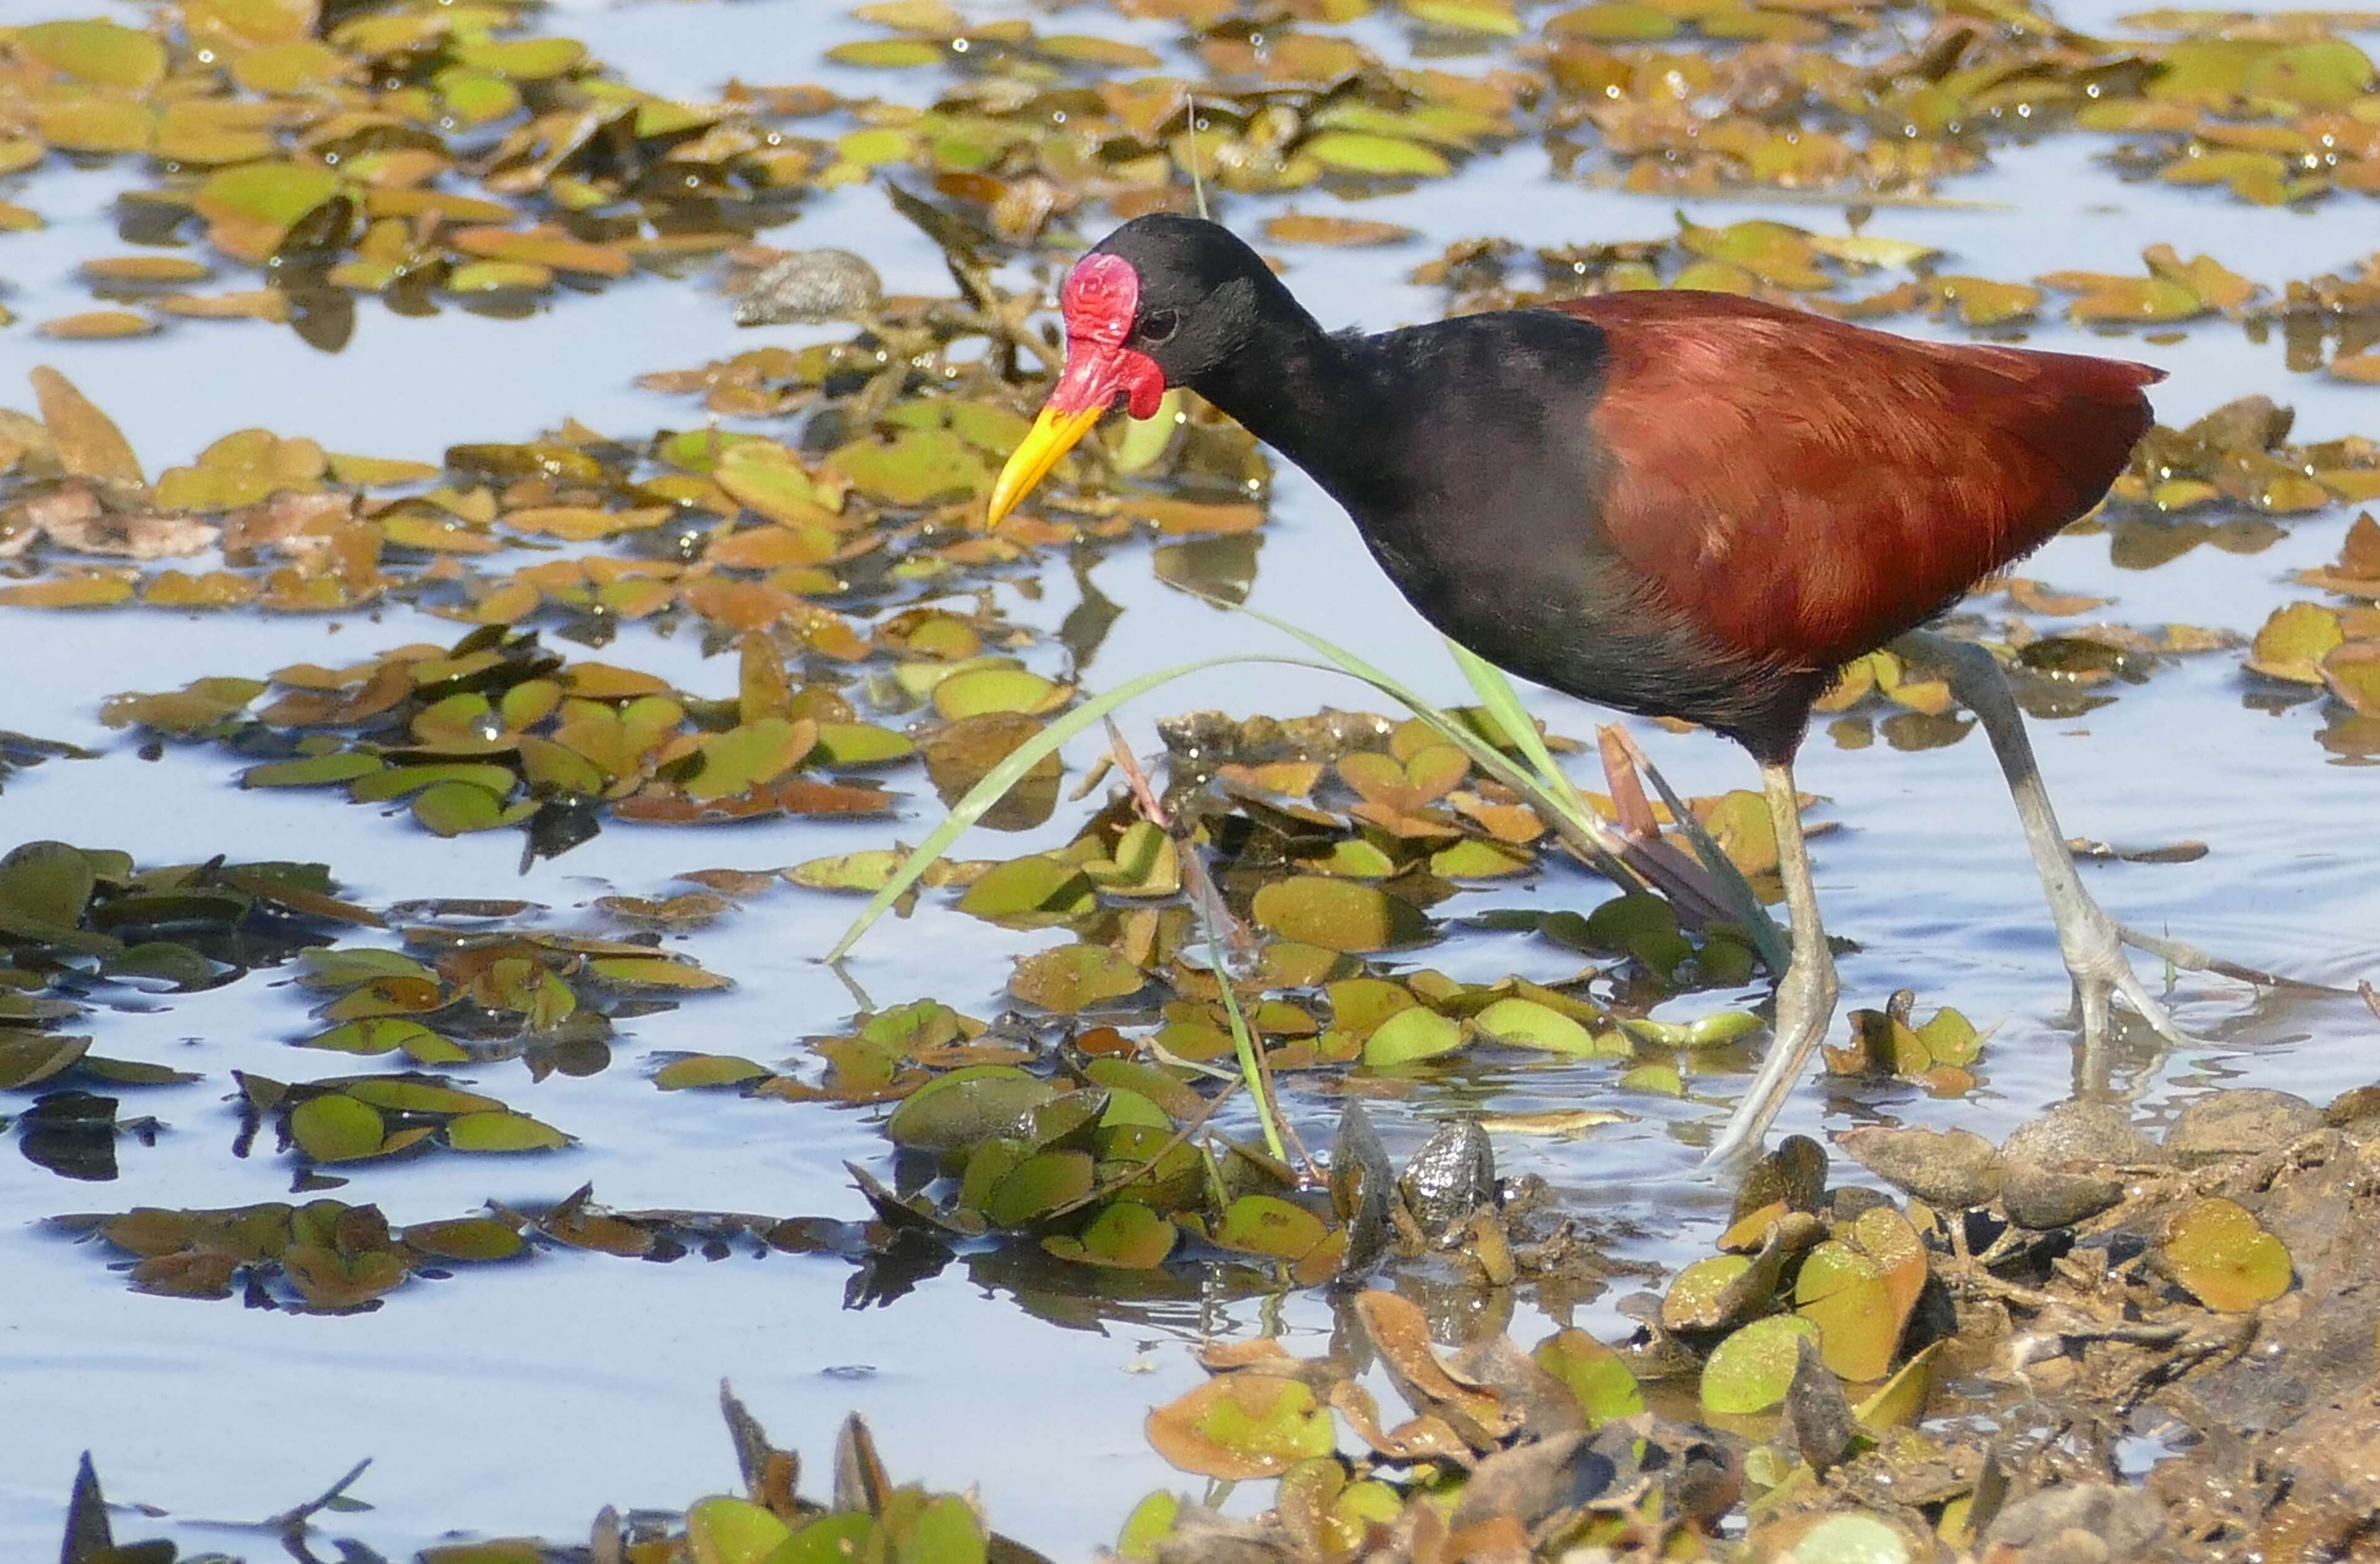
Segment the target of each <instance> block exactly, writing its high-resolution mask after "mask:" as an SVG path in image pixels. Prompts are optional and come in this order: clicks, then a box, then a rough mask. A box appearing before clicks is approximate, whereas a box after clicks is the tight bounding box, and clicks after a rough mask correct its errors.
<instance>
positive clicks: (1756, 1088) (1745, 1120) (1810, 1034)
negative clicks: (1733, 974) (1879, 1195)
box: [1702, 955, 1841, 1177]
mask: <svg viewBox="0 0 2380 1564" xmlns="http://www.w3.org/2000/svg"><path fill="white" fill-rule="evenodd" d="M1840 991H1841V988H1840V984H1839V983H1838V982H1837V981H1836V979H1835V964H1834V962H1833V961H1832V960H1830V959H1828V957H1826V956H1824V955H1821V956H1819V957H1817V958H1816V959H1815V960H1812V959H1808V957H1807V956H1806V955H1804V956H1802V957H1798V958H1797V959H1796V960H1795V961H1794V963H1793V964H1792V965H1791V967H1789V968H1787V969H1786V973H1785V978H1784V981H1782V982H1780V983H1779V984H1778V985H1777V1024H1776V1028H1775V1036H1774V1037H1772V1038H1771V1039H1770V1040H1769V1044H1768V1051H1767V1053H1766V1054H1764V1055H1762V1056H1761V1060H1760V1070H1759V1073H1757V1074H1755V1076H1753V1078H1752V1084H1751V1085H1749V1086H1746V1087H1745V1088H1744V1093H1743V1101H1741V1102H1739V1103H1737V1104H1736V1107H1735V1112H1734V1113H1733V1114H1732V1115H1730V1117H1729V1119H1728V1121H1727V1127H1726V1128H1725V1129H1723V1130H1721V1131H1720V1132H1719V1134H1718V1139H1717V1140H1715V1141H1713V1142H1712V1143H1711V1147H1710V1149H1709V1150H1708V1151H1706V1152H1705V1153H1704V1154H1703V1161H1702V1166H1703V1170H1704V1171H1705V1172H1707V1173H1709V1174H1711V1175H1713V1176H1714V1177H1727V1176H1731V1175H1733V1174H1735V1173H1738V1172H1740V1171H1742V1170H1743V1168H1744V1167H1745V1166H1747V1165H1748V1164H1749V1163H1750V1162H1751V1161H1752V1160H1753V1159H1754V1158H1756V1157H1758V1156H1759V1155H1760V1149H1761V1146H1762V1145H1763V1144H1764V1143H1765V1141H1766V1140H1767V1134H1768V1126H1769V1124H1770V1122H1771V1121H1774V1120H1775V1119H1776V1117H1777V1114H1778V1110H1779V1109H1782V1108H1783V1107H1784V1106H1785V1099H1786V1097H1789V1096H1791V1093H1792V1090H1793V1087H1794V1085H1795V1084H1796V1083H1798V1082H1799V1081H1800V1080H1801V1079H1802V1074H1803V1065H1804V1063H1805V1062H1806V1061H1808V1059H1809V1057H1810V1053H1811V1050H1813V1049H1815V1048H1816V1047H1817V1046H1818V1042H1819V1040H1820V1039H1821V1038H1823V1037H1825V1036H1826V1035H1827V1026H1828V1023H1829V1022H1831V1021H1833V1020H1834V1017H1835V1000H1836V999H1837V998H1838V997H1839V996H1840Z"/></svg>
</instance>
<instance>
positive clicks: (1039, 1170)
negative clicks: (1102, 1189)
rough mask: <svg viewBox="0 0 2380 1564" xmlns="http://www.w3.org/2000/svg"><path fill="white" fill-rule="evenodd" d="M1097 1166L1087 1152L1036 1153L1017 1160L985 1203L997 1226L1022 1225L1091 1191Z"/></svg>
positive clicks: (985, 1208) (989, 1216) (986, 1214)
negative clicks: (1012, 1168) (1020, 1160)
mask: <svg viewBox="0 0 2380 1564" xmlns="http://www.w3.org/2000/svg"><path fill="white" fill-rule="evenodd" d="M1095 1179H1096V1169H1095V1167H1094V1165H1093V1163H1092V1161H1091V1158H1090V1155H1089V1154H1088V1153H1087V1152H1081V1151H1042V1152H1036V1153H1035V1154H1034V1155H1032V1156H1030V1157H1027V1158H1025V1160H1024V1161H1022V1162H1020V1163H1018V1164H1017V1165H1016V1167H1015V1168H1014V1170H1011V1171H1010V1173H1009V1174H1008V1176H1007V1177H1006V1178H1004V1179H1002V1180H1001V1182H1000V1187H999V1188H997V1189H995V1190H994V1191H993V1192H992V1194H991V1197H990V1199H989V1200H987V1201H986V1202H984V1207H983V1214H984V1215H985V1216H986V1217H988V1218H990V1219H991V1221H992V1223H993V1224H994V1225H995V1226H998V1227H1003V1228H1014V1227H1022V1226H1024V1225H1025V1224H1026V1223H1027V1222H1030V1221H1032V1220H1034V1219H1036V1218H1039V1217H1042V1216H1045V1215H1047V1214H1048V1213H1050V1212H1051V1211H1054V1210H1056V1209H1057V1208H1058V1207H1059V1206H1063V1205H1066V1204H1068V1203H1069V1202H1071V1201H1075V1200H1080V1199H1081V1198H1082V1197H1083V1196H1084V1195H1086V1194H1089V1193H1090V1192H1091V1186H1092V1184H1093V1182H1095Z"/></svg>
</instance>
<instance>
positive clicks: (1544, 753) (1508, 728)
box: [1446, 639, 1587, 816]
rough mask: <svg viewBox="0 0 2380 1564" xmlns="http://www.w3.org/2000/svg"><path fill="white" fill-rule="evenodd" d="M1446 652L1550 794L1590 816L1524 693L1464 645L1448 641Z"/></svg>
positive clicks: (1491, 664)
mask: <svg viewBox="0 0 2380 1564" xmlns="http://www.w3.org/2000/svg"><path fill="white" fill-rule="evenodd" d="M1446 649H1447V650H1448V651H1450V652H1452V653H1453V654H1454V665H1455V666H1456V667H1457V668H1460V669H1462V670H1463V677H1464V678H1465V679H1468V680H1470V681H1471V688H1472V691H1473V693H1475V695H1477V696H1478V697H1479V704H1480V705H1481V706H1483V707H1485V708H1487V709H1488V715H1489V716H1491V717H1493V718H1495V719H1496V725H1497V726H1498V727H1500V728H1501V729H1503V730H1504V734H1505V736H1506V737H1508V738H1510V739H1511V740H1512V745H1513V747H1514V748H1516V749H1518V750H1519V751H1520V752H1521V754H1522V755H1523V756H1524V758H1526V759H1527V760H1528V762H1529V764H1530V765H1531V766H1533V767H1535V768H1536V773H1537V780H1538V781H1540V782H1544V783H1545V786H1546V791H1547V792H1548V793H1550V794H1553V795H1554V796H1555V797H1557V798H1560V800H1562V801H1563V802H1564V803H1566V804H1568V805H1569V806H1571V808H1572V810H1573V812H1574V813H1576V814H1578V815H1581V816H1584V815H1585V814H1586V812H1587V809H1586V801H1585V799H1583V798H1581V797H1580V796H1579V795H1578V789H1577V788H1575V787H1573V786H1572V785H1571V780H1570V776H1569V774H1568V773H1567V772H1565V771H1564V770H1562V769H1561V768H1560V766H1557V765H1556V764H1554V755H1553V751H1552V750H1550V749H1548V748H1547V747H1546V738H1545V735H1544V734H1541V733H1539V732H1537V720H1536V718H1534V717H1532V716H1530V715H1529V709H1528V708H1527V707H1526V706H1524V705H1523V704H1521V692H1520V691H1518V690H1516V689H1514V688H1513V687H1512V680H1511V679H1510V678H1508V677H1506V676H1505V673H1504V671H1503V670H1502V669H1501V668H1499V667H1497V666H1496V665H1495V664H1494V663H1492V662H1490V661H1488V660H1487V659H1486V658H1484V657H1482V656H1480V655H1479V654H1478V653H1477V652H1475V651H1473V650H1472V649H1470V648H1469V647H1466V646H1464V645H1463V643H1461V642H1460V641H1456V640H1451V639H1450V640H1448V641H1447V643H1446Z"/></svg>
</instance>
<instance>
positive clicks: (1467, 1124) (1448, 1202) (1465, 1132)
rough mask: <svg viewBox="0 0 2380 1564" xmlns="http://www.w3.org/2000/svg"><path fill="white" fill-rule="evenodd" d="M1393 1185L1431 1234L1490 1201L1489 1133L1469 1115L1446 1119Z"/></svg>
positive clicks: (1493, 1171)
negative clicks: (1402, 1175)
mask: <svg viewBox="0 0 2380 1564" xmlns="http://www.w3.org/2000/svg"><path fill="white" fill-rule="evenodd" d="M1397 1188H1398V1191H1399V1192H1400V1193H1401V1194H1403V1195H1404V1197H1405V1209H1407V1210H1408V1211H1411V1212H1412V1213H1413V1217H1414V1220H1415V1221H1416V1222H1418V1223H1420V1224H1421V1229H1422V1231H1424V1232H1426V1233H1428V1234H1429V1235H1430V1236H1431V1237H1433V1238H1435V1237H1438V1236H1439V1234H1441V1233H1444V1232H1447V1231H1451V1230H1452V1229H1453V1228H1456V1227H1459V1226H1460V1225H1462V1223H1463V1220H1464V1219H1465V1218H1468V1217H1469V1216H1470V1215H1471V1213H1472V1212H1474V1211H1476V1210H1477V1209H1479V1207H1481V1206H1493V1205H1495V1204H1496V1148H1495V1146H1493V1145H1492V1144H1490V1142H1489V1141H1488V1132H1487V1131H1485V1130H1483V1129H1481V1128H1480V1127H1479V1126H1478V1124H1477V1123H1476V1122H1475V1121H1472V1120H1469V1119H1450V1120H1448V1121H1446V1122H1445V1123H1443V1124H1440V1125H1439V1127H1438V1129H1437V1131H1436V1132H1435V1133H1434V1134H1431V1135H1430V1137H1429V1139H1427V1140H1426V1141H1424V1142H1422V1145H1421V1149H1420V1150H1419V1151H1416V1152H1415V1153H1414V1154H1413V1160H1412V1161H1410V1162H1408V1163H1406V1164H1405V1171H1404V1177H1403V1178H1402V1179H1400V1180H1398V1181H1397Z"/></svg>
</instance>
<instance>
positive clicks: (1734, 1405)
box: [1702, 1315, 1818, 1416]
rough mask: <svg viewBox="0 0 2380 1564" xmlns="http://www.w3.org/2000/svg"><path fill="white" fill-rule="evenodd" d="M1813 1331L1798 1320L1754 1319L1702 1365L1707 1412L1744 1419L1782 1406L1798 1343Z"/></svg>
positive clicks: (1807, 1323) (1815, 1332)
mask: <svg viewBox="0 0 2380 1564" xmlns="http://www.w3.org/2000/svg"><path fill="white" fill-rule="evenodd" d="M1817 1335H1818V1328H1817V1327H1816V1326H1815V1325H1813V1324H1812V1323H1810V1321H1808V1320H1806V1319H1803V1318H1802V1317H1800V1316H1799V1315H1769V1316H1768V1317H1767V1319H1756V1320H1754V1321H1753V1322H1752V1323H1751V1324H1750V1325H1747V1326H1745V1327H1744V1328H1743V1329H1741V1330H1739V1331H1737V1332H1736V1333H1735V1334H1734V1335H1732V1336H1730V1337H1729V1338H1728V1339H1727V1340H1724V1341H1722V1342H1720V1343H1719V1344H1718V1347H1716V1348H1715V1349H1713V1350H1712V1352H1711V1355H1710V1361H1709V1362H1707V1363H1706V1364H1704V1365H1703V1377H1702V1401H1703V1407H1704V1409H1705V1410H1706V1411H1708V1412H1716V1413H1718V1414H1720V1415H1735V1416H1744V1415H1748V1414H1750V1413H1753V1412H1767V1411H1768V1410H1769V1409H1770V1408H1772V1407H1775V1406H1778V1405H1779V1404H1781V1403H1782V1402H1783V1401H1784V1400H1785V1391H1786V1389H1787V1388H1789V1387H1790V1386H1791V1384H1792V1383H1793V1371H1794V1369H1795V1368H1797V1367H1798V1366H1800V1364H1801V1357H1800V1352H1801V1347H1800V1341H1801V1339H1802V1338H1803V1337H1805V1336H1806V1337H1810V1338H1813V1339H1815V1338H1816V1336H1817Z"/></svg>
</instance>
